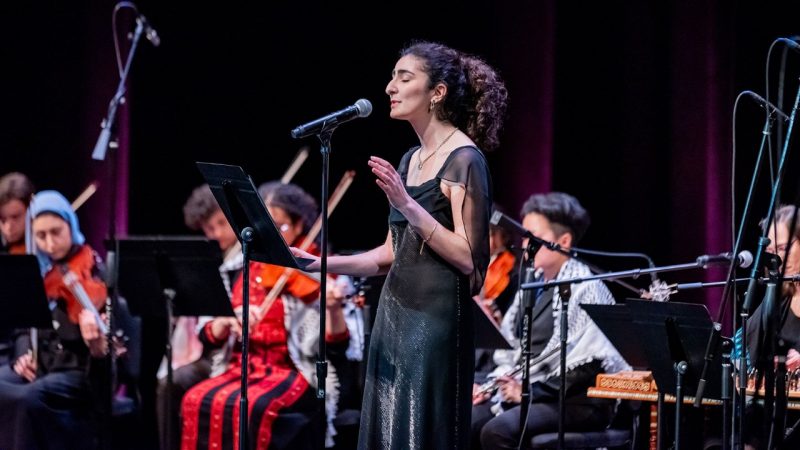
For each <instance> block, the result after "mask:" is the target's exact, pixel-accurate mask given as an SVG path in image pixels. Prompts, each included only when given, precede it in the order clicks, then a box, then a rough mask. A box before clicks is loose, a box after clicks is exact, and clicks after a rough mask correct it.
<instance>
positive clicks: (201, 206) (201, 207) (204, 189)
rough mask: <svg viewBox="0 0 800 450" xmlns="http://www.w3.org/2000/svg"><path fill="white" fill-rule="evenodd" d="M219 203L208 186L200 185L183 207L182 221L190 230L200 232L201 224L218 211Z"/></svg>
mask: <svg viewBox="0 0 800 450" xmlns="http://www.w3.org/2000/svg"><path fill="white" fill-rule="evenodd" d="M219 210H220V207H219V203H217V199H216V198H214V194H213V193H212V192H211V188H210V187H209V186H208V184H201V185H200V186H197V187H196V188H194V190H193V191H192V194H191V195H190V196H189V199H188V200H186V204H184V205H183V221H184V222H185V223H186V226H187V227H189V228H190V229H192V230H195V231H197V230H201V229H202V228H203V222H205V221H206V220H208V218H209V217H211V215H212V214H214V213H215V212H217V211H219Z"/></svg>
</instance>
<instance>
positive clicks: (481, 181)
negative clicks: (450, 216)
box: [440, 147, 492, 295]
mask: <svg viewBox="0 0 800 450" xmlns="http://www.w3.org/2000/svg"><path fill="white" fill-rule="evenodd" d="M454 152H456V153H455V154H453V155H451V161H449V163H448V164H447V165H446V166H445V167H443V168H442V173H441V177H440V178H441V179H442V180H444V181H446V182H450V183H454V184H458V185H461V186H464V189H465V191H466V195H465V196H464V203H463V204H462V205H461V217H462V219H463V221H464V227H465V229H466V234H467V242H468V244H469V247H470V253H472V265H473V267H474V270H473V271H472V274H471V275H470V286H471V289H472V295H475V294H477V293H478V292H479V291H480V289H481V286H483V280H484V278H485V277H486V268H487V267H488V265H489V219H490V217H491V213H492V180H491V176H490V175H489V166H488V165H487V163H486V158H484V156H483V154H482V153H481V152H480V150H478V149H477V148H475V147H462V148H459V149H456V150H454Z"/></svg>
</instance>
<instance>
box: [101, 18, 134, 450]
mask: <svg viewBox="0 0 800 450" xmlns="http://www.w3.org/2000/svg"><path fill="white" fill-rule="evenodd" d="M143 31H144V24H143V23H142V21H141V20H137V21H136V28H135V30H134V32H133V37H132V40H131V48H130V50H129V51H128V57H127V60H126V62H125V66H124V69H123V70H122V72H121V73H120V79H119V83H118V85H117V91H116V93H115V94H114V97H112V99H111V101H110V102H109V105H108V111H107V113H106V117H105V118H104V119H103V121H102V122H101V124H100V127H101V131H100V135H99V136H98V138H97V142H96V144H95V146H94V149H93V151H92V159H94V160H97V161H103V160H105V157H106V151H107V150H108V148H109V147H111V148H117V147H118V145H117V143H116V142H114V143H113V145H112V142H111V134H112V131H113V130H114V128H115V125H116V119H117V108H118V106H119V105H120V104H121V103H124V100H125V91H126V88H125V85H126V83H127V80H128V73H129V72H130V68H131V64H132V62H133V57H134V55H135V53H136V49H137V47H138V44H139V40H140V39H141V37H142V33H143ZM117 164H118V160H117V159H116V158H111V160H110V162H109V171H108V173H109V179H110V186H112V188H111V199H110V203H111V205H110V209H109V221H108V223H109V236H108V243H107V244H106V263H107V266H108V273H107V276H106V278H107V280H106V281H107V282H106V285H107V288H108V290H109V299H110V305H109V306H110V308H109V309H110V311H108V317H109V336H108V338H109V340H110V339H113V337H112V335H113V330H114V319H113V317H114V310H115V308H117V305H118V304H119V293H118V291H117V280H118V278H119V265H118V264H117V261H116V255H117V254H118V250H119V249H118V242H117V238H116V234H117V222H116V213H117V203H118V199H117V196H118V192H117V178H118V177H117V172H118V167H117ZM109 344H110V347H111V348H112V350H111V351H110V352H109V384H108V387H109V392H108V398H107V399H106V400H107V402H108V403H107V408H108V415H107V416H106V417H107V419H108V418H110V417H111V413H112V411H113V402H114V390H115V389H116V386H115V384H116V380H115V378H116V376H115V373H116V368H115V365H116V364H115V361H114V360H115V356H114V350H113V343H112V342H109ZM105 428H106V429H108V430H110V428H111V427H105ZM101 440H102V441H103V442H102V447H103V448H110V445H111V439H110V436H108V432H104V433H102V438H101Z"/></svg>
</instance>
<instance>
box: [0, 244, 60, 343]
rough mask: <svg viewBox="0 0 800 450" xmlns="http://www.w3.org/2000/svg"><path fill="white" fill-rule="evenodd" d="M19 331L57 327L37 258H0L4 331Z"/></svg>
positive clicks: (0, 323) (0, 325)
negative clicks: (18, 329)
mask: <svg viewBox="0 0 800 450" xmlns="http://www.w3.org/2000/svg"><path fill="white" fill-rule="evenodd" d="M17 328H42V329H52V328H53V316H52V315H51V314H50V309H49V308H48V305H47V295H46V294H45V292H44V280H43V279H42V273H41V271H40V269H39V261H38V260H37V259H36V256H34V255H0V332H2V333H4V334H5V333H8V332H10V331H11V330H14V329H17Z"/></svg>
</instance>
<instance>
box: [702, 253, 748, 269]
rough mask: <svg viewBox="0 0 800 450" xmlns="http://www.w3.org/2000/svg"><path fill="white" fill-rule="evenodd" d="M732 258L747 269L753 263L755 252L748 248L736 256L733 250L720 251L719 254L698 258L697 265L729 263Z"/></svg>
mask: <svg viewBox="0 0 800 450" xmlns="http://www.w3.org/2000/svg"><path fill="white" fill-rule="evenodd" d="M731 260H735V261H736V265H737V266H739V267H741V268H742V269H746V268H748V267H750V265H751V264H753V254H752V253H750V252H749V251H747V250H743V251H741V252H739V254H738V255H736V256H735V257H734V256H733V254H731V252H725V253H720V254H718V255H703V256H699V257H698V258H697V265H699V266H703V267H706V266H711V265H721V264H728V263H730V262H731Z"/></svg>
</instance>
